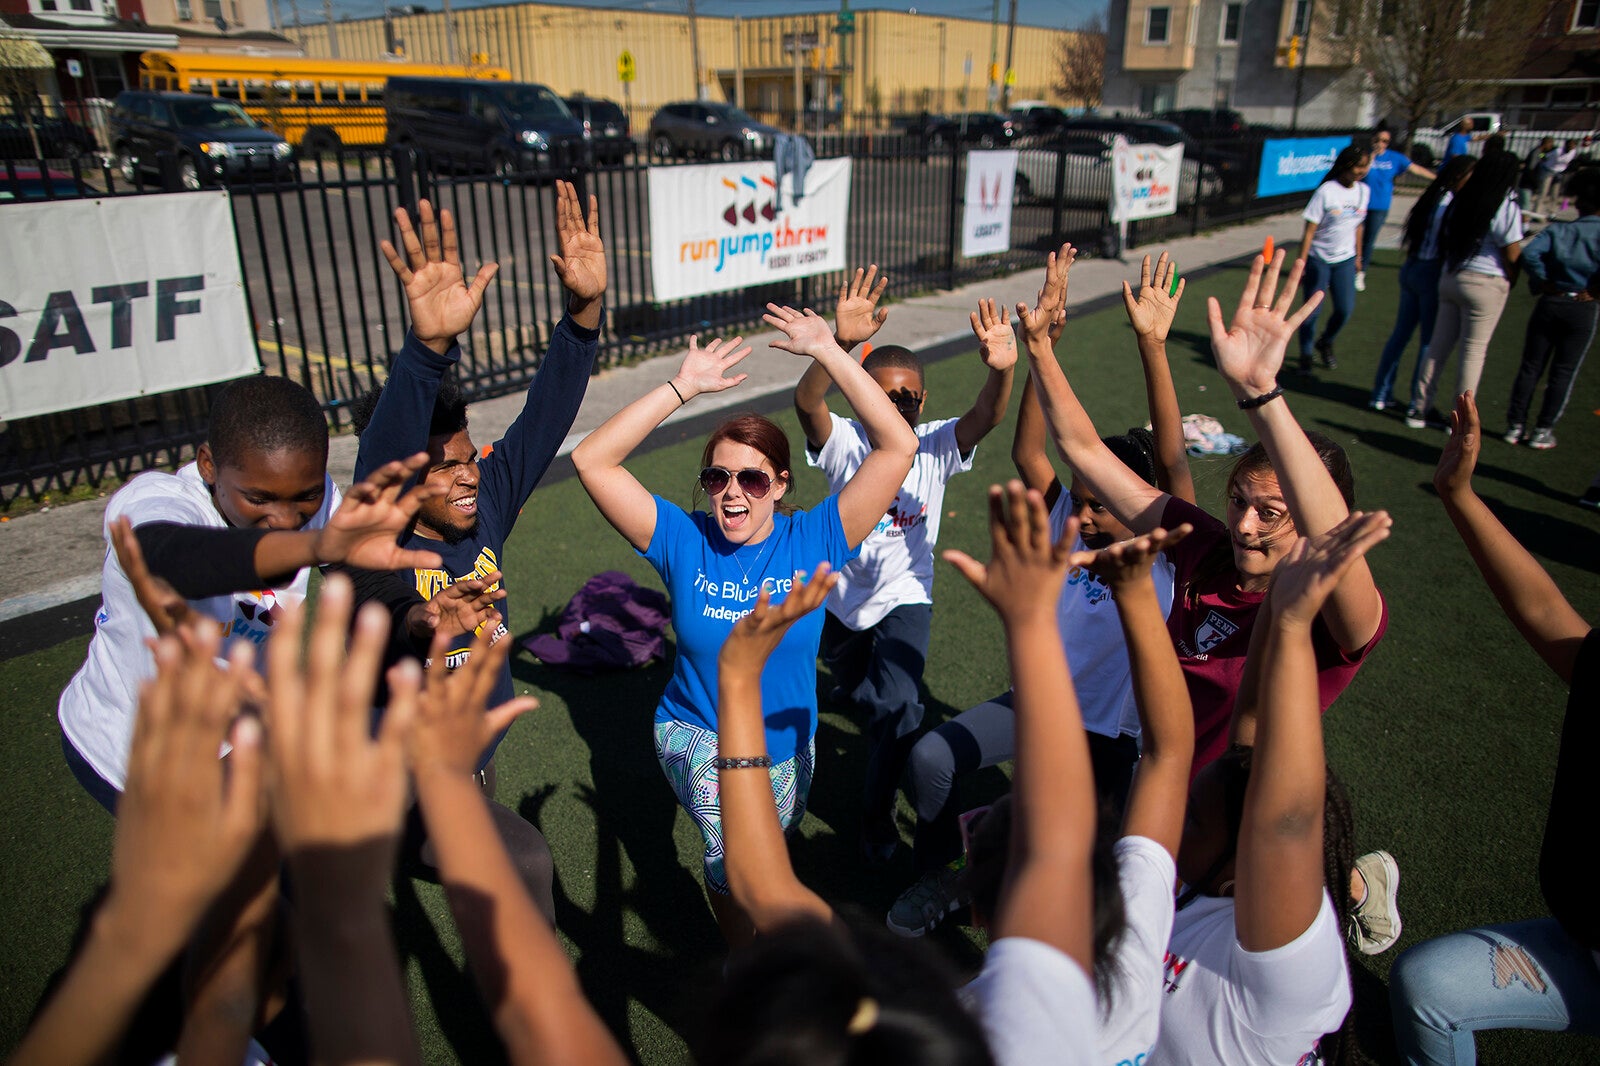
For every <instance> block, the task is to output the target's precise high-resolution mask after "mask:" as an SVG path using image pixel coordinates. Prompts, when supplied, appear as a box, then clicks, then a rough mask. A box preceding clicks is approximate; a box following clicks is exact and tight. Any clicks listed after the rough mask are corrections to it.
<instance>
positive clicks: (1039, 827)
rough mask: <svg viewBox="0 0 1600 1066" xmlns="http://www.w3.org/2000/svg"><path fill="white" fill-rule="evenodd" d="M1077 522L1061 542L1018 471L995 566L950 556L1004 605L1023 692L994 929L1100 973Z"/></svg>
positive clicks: (1009, 490) (1003, 493) (993, 495)
mask: <svg viewBox="0 0 1600 1066" xmlns="http://www.w3.org/2000/svg"><path fill="white" fill-rule="evenodd" d="M1077 531H1078V530H1077V523H1076V522H1075V521H1068V523H1067V528H1066V531H1065V532H1064V533H1063V534H1062V537H1061V539H1060V540H1058V541H1057V542H1055V543H1054V544H1052V543H1051V542H1050V516H1049V514H1048V512H1046V511H1045V507H1044V497H1042V496H1041V495H1040V494H1039V493H1037V492H1034V491H1031V490H1027V489H1024V488H1023V485H1022V482H1020V481H1013V482H1011V483H1010V484H1009V485H1007V486H1006V487H1005V488H1004V489H1003V490H1002V489H1001V487H1000V486H998V485H995V486H993V487H992V488H990V490H989V532H990V536H991V539H992V542H993V546H994V550H993V556H992V558H991V559H990V561H989V564H988V565H987V566H985V565H984V564H982V563H979V562H977V561H976V560H975V559H972V558H971V557H970V556H967V555H965V554H963V553H961V552H957V551H947V552H945V553H944V557H945V559H946V561H948V562H949V563H950V564H951V565H953V566H954V567H955V568H956V569H957V570H959V571H960V572H961V574H962V576H963V577H965V578H966V579H967V580H968V581H970V582H972V584H973V586H974V587H975V588H977V590H978V591H979V593H981V594H982V595H983V597H984V598H985V599H987V600H988V601H989V603H990V605H991V606H993V607H994V609H995V611H996V612H997V613H998V614H999V615H1000V624H1001V625H1002V626H1003V627H1004V629H1005V632H1006V651H1007V656H1008V658H1009V659H1010V663H1011V677H1012V680H1013V683H1014V687H1015V690H1016V717H1017V760H1016V771H1015V772H1014V774H1013V775H1012V781H1011V792H1012V798H1013V803H1014V813H1013V815H1012V825H1011V843H1010V847H1011V858H1010V861H1009V863H1008V864H1007V867H1006V875H1005V880H1004V882H1003V883H1002V884H1001V886H1000V896H999V900H998V901H997V903H996V907H995V920H994V926H993V931H994V935H995V936H996V937H997V938H998V937H1007V936H1017V937H1027V938H1030V939H1033V940H1038V941H1041V942H1043V943H1046V944H1049V945H1051V946H1053V947H1055V948H1057V949H1059V950H1061V951H1063V952H1065V953H1066V954H1067V955H1069V956H1070V957H1071V958H1072V959H1073V960H1074V961H1076V962H1077V963H1078V964H1079V965H1080V966H1082V967H1083V968H1084V970H1085V971H1089V972H1092V971H1093V969H1094V947H1093V943H1094V932H1093V924H1094V923H1093V919H1092V912H1093V909H1094V904H1093V896H1094V890H1093V886H1092V885H1091V879H1090V872H1089V854H1090V852H1091V851H1092V850H1093V847H1094V833H1095V815H1094V810H1095V800H1094V786H1093V784H1092V781H1093V773H1092V770H1091V767H1090V765H1089V744H1088V741H1087V740H1086V739H1085V737H1084V732H1083V719H1082V718H1081V717H1080V715H1079V713H1078V701H1077V698H1076V695H1075V693H1074V691H1073V688H1072V676H1071V675H1070V674H1069V673H1068V672H1067V658H1066V655H1065V653H1064V652H1063V651H1062V648H1061V634H1060V630H1059V625H1058V623H1057V621H1056V600H1057V599H1058V598H1059V597H1060V595H1061V586H1062V584H1063V582H1064V581H1065V580H1066V573H1067V565H1068V562H1069V560H1068V555H1069V554H1070V553H1069V548H1070V546H1071V544H1072V542H1073V541H1074V540H1075V539H1076V537H1077ZM1084 558H1085V559H1086V558H1087V556H1085V557H1084Z"/></svg>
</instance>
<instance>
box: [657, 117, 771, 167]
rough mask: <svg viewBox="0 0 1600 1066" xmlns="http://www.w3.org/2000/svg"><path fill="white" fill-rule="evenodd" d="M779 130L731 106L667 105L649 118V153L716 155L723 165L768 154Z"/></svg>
mask: <svg viewBox="0 0 1600 1066" xmlns="http://www.w3.org/2000/svg"><path fill="white" fill-rule="evenodd" d="M781 132H782V131H781V130H778V129H776V128H775V127H772V126H768V125H767V124H766V123H764V122H757V121H756V120H755V119H753V118H751V117H750V116H749V115H747V114H745V113H744V112H743V111H741V110H739V109H738V108H737V107H734V106H733V105H732V104H716V103H684V104H668V105H667V106H666V107H663V108H662V109H661V110H660V111H657V112H656V113H655V115H654V117H652V118H651V119H650V151H651V152H653V153H654V154H656V155H658V156H661V157H663V158H666V157H670V156H674V155H702V156H716V157H718V158H720V159H723V160H725V161H727V162H730V163H731V162H733V161H734V160H737V159H751V158H755V157H758V156H770V155H772V142H773V141H774V140H775V139H776V138H777V137H778V135H779V134H780V133H781Z"/></svg>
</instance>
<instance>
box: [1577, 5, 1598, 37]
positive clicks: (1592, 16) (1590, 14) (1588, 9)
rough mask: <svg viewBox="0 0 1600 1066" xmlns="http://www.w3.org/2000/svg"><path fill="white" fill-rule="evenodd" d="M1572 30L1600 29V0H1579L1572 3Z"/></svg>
mask: <svg viewBox="0 0 1600 1066" xmlns="http://www.w3.org/2000/svg"><path fill="white" fill-rule="evenodd" d="M1572 7H1573V10H1572V30H1573V32H1574V33H1577V32H1580V31H1582V30H1600V0H1578V2H1577V3H1576V4H1573V5H1572Z"/></svg>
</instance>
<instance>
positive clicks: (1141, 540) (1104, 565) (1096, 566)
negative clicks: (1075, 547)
mask: <svg viewBox="0 0 1600 1066" xmlns="http://www.w3.org/2000/svg"><path fill="white" fill-rule="evenodd" d="M1193 532H1194V526H1192V525H1190V524H1189V523H1188V522H1185V523H1183V525H1181V526H1178V527H1177V528H1176V529H1170V530H1169V529H1161V528H1160V527H1157V528H1155V529H1152V530H1151V531H1150V532H1149V533H1146V534H1145V535H1144V536H1142V537H1135V538H1133V539H1132V540H1124V541H1119V542H1118V543H1116V544H1112V545H1110V546H1109V547H1105V548H1101V549H1100V550H1099V551H1092V552H1091V551H1084V552H1073V553H1072V556H1071V558H1069V559H1068V560H1067V562H1068V564H1070V565H1072V566H1082V567H1085V568H1087V569H1089V570H1092V571H1094V572H1095V573H1096V574H1099V575H1100V577H1101V578H1102V579H1104V581H1105V583H1106V584H1107V585H1109V586H1111V589H1112V591H1113V592H1115V591H1116V590H1117V589H1119V588H1123V587H1125V586H1127V585H1130V584H1133V583H1135V582H1139V581H1144V580H1146V579H1147V578H1149V576H1150V566H1151V564H1152V563H1154V562H1155V559H1156V556H1157V555H1160V554H1161V553H1162V552H1164V551H1166V550H1167V549H1168V548H1170V547H1172V546H1173V545H1174V544H1176V543H1178V542H1179V541H1180V540H1182V539H1183V538H1184V537H1187V536H1188V535H1189V534H1190V533H1193Z"/></svg>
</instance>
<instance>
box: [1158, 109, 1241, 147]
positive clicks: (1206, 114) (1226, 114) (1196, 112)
mask: <svg viewBox="0 0 1600 1066" xmlns="http://www.w3.org/2000/svg"><path fill="white" fill-rule="evenodd" d="M1155 118H1156V119H1158V120H1160V121H1162V122H1170V123H1172V124H1173V125H1174V126H1177V127H1178V128H1179V129H1181V130H1183V132H1184V133H1187V134H1188V135H1189V136H1190V137H1193V138H1194V139H1195V140H1197V141H1225V140H1232V139H1234V138H1238V137H1242V136H1243V135H1244V133H1245V130H1246V129H1247V128H1248V126H1247V124H1246V123H1245V120H1244V116H1243V115H1241V114H1240V113H1239V112H1237V111H1233V110H1231V109H1229V108H1226V107H1219V108H1215V109H1211V108H1204V107H1188V108H1184V109H1182V110H1179V111H1161V112H1158V113H1157V114H1156V115H1155Z"/></svg>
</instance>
